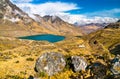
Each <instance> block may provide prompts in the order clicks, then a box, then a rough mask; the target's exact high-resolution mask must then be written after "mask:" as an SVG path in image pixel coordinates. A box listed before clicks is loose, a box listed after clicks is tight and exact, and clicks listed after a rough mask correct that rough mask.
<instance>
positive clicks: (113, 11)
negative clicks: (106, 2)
mask: <svg viewBox="0 0 120 79" xmlns="http://www.w3.org/2000/svg"><path fill="white" fill-rule="evenodd" d="M118 13H119V14H120V8H114V9H111V10H103V11H97V12H92V13H86V15H89V16H102V17H115V14H118Z"/></svg>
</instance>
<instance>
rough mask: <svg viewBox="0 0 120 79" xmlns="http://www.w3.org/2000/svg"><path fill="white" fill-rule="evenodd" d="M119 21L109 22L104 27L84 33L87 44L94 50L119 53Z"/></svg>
mask: <svg viewBox="0 0 120 79" xmlns="http://www.w3.org/2000/svg"><path fill="white" fill-rule="evenodd" d="M119 27H120V22H119V21H118V22H116V23H113V24H109V25H108V26H106V28H105V29H101V30H98V31H96V32H93V33H90V34H88V35H86V36H85V37H86V39H87V40H88V41H89V42H88V43H89V45H90V46H91V48H92V49H93V50H95V51H94V52H97V53H98V54H99V53H103V54H105V53H108V52H110V53H112V54H115V55H116V54H119V52H120V50H119V49H120V48H119V45H120V28H119Z"/></svg>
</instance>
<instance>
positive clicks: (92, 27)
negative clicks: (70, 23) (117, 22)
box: [75, 23, 108, 34]
mask: <svg viewBox="0 0 120 79" xmlns="http://www.w3.org/2000/svg"><path fill="white" fill-rule="evenodd" d="M75 25H76V26H77V27H79V28H81V30H82V31H83V32H84V33H86V34H89V33H91V32H95V31H97V30H100V29H103V28H104V27H105V26H107V25H108V23H101V24H100V23H90V24H84V25H79V26H78V25H77V24H75Z"/></svg>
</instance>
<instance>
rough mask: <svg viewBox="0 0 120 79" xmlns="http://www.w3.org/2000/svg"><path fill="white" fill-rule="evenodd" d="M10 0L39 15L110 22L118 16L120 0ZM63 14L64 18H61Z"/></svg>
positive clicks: (26, 10)
mask: <svg viewBox="0 0 120 79" xmlns="http://www.w3.org/2000/svg"><path fill="white" fill-rule="evenodd" d="M11 1H12V2H13V3H15V4H16V5H17V6H18V7H20V8H21V9H22V10H23V11H25V12H26V13H28V14H39V15H41V16H44V15H58V16H60V17H61V18H62V19H64V20H67V19H68V17H69V18H70V19H74V20H75V21H78V20H79V21H81V20H82V18H83V20H84V21H89V22H90V21H94V20H98V19H99V20H100V21H101V22H102V21H106V20H107V21H108V20H109V21H111V22H112V21H116V20H118V19H119V18H120V0H11ZM65 15H66V18H63V17H64V16H65ZM79 18H80V19H79ZM99 20H98V21H99ZM70 21H71V20H70ZM72 21H73V20H72ZM72 21H71V22H72ZM75 21H74V22H75Z"/></svg>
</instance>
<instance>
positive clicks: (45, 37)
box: [19, 34, 65, 43]
mask: <svg viewBox="0 0 120 79" xmlns="http://www.w3.org/2000/svg"><path fill="white" fill-rule="evenodd" d="M19 38H20V39H27V40H35V41H48V42H51V43H55V42H59V41H62V40H64V39H65V37H64V36H59V35H53V34H41V35H32V36H25V37H19Z"/></svg>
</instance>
